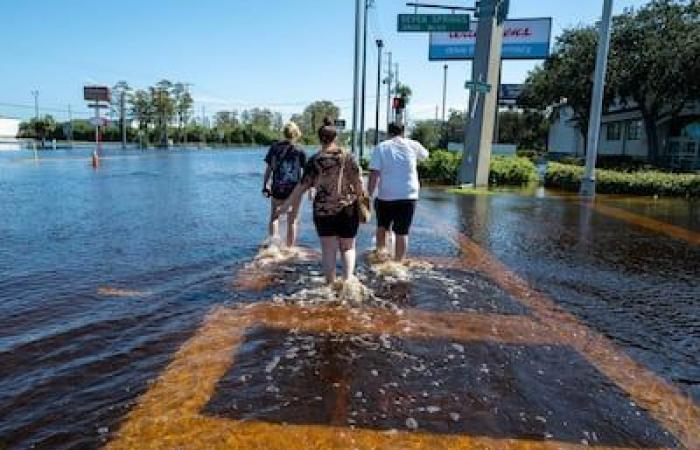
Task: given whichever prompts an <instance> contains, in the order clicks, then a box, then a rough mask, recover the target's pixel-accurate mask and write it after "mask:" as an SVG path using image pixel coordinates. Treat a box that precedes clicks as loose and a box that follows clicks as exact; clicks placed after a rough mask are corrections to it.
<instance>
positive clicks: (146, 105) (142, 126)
mask: <svg viewBox="0 0 700 450" xmlns="http://www.w3.org/2000/svg"><path fill="white" fill-rule="evenodd" d="M129 105H130V109H131V115H132V117H133V118H134V119H136V121H137V122H138V124H139V135H140V136H141V139H142V140H146V142H147V140H148V127H149V125H151V124H152V123H153V120H154V117H155V113H156V112H155V109H154V105H153V100H152V98H151V92H150V91H146V90H144V89H138V90H136V91H135V92H134V93H133V94H132V95H130V96H129ZM144 144H145V142H143V141H142V142H141V145H144Z"/></svg>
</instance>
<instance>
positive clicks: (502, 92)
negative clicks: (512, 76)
mask: <svg viewBox="0 0 700 450" xmlns="http://www.w3.org/2000/svg"><path fill="white" fill-rule="evenodd" d="M521 92H523V85H522V84H502V85H501V86H500V89H499V91H498V100H499V101H500V102H501V104H505V105H514V104H515V103H517V101H518V97H520V93H521Z"/></svg>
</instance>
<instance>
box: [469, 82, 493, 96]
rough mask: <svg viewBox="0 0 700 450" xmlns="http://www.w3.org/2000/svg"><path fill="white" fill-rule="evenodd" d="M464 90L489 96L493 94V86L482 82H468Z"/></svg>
mask: <svg viewBox="0 0 700 450" xmlns="http://www.w3.org/2000/svg"><path fill="white" fill-rule="evenodd" d="M464 88H465V89H470V90H473V91H476V92H478V93H480V94H488V93H489V92H491V85H490V84H488V83H484V82H482V81H467V82H466V83H464Z"/></svg>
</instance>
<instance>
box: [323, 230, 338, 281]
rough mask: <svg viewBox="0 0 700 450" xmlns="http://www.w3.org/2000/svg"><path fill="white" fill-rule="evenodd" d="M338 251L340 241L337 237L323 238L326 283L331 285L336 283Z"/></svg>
mask: <svg viewBox="0 0 700 450" xmlns="http://www.w3.org/2000/svg"><path fill="white" fill-rule="evenodd" d="M337 251H338V239H337V238H336V237H322V238H321V261H322V262H323V273H324V275H326V281H327V282H328V283H329V284H331V283H333V282H334V281H335V258H336V252H337Z"/></svg>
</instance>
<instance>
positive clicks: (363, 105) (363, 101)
mask: <svg viewBox="0 0 700 450" xmlns="http://www.w3.org/2000/svg"><path fill="white" fill-rule="evenodd" d="M371 2H372V0H365V5H364V7H365V11H364V16H363V19H362V28H363V29H362V68H361V70H362V88H361V94H360V95H361V100H360V160H361V159H362V157H363V156H364V154H365V108H366V106H367V105H366V103H367V11H368V10H369V8H370V3H371Z"/></svg>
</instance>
